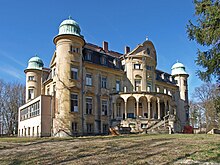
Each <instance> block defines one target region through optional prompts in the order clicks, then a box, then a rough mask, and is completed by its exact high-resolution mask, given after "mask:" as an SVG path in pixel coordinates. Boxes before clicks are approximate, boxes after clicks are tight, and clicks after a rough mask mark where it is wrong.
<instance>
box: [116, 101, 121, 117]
mask: <svg viewBox="0 0 220 165" xmlns="http://www.w3.org/2000/svg"><path fill="white" fill-rule="evenodd" d="M116 108H117V109H116V116H117V117H121V103H117V104H116Z"/></svg>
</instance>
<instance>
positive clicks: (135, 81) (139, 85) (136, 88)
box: [134, 80, 141, 91]
mask: <svg viewBox="0 0 220 165" xmlns="http://www.w3.org/2000/svg"><path fill="white" fill-rule="evenodd" d="M134 85H135V91H141V80H134Z"/></svg>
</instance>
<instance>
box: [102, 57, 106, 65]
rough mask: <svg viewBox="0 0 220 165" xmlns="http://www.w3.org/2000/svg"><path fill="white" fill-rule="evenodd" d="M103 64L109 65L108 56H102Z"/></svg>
mask: <svg viewBox="0 0 220 165" xmlns="http://www.w3.org/2000/svg"><path fill="white" fill-rule="evenodd" d="M101 64H102V65H107V57H106V56H102V57H101Z"/></svg>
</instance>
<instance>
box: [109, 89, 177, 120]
mask: <svg viewBox="0 0 220 165" xmlns="http://www.w3.org/2000/svg"><path fill="white" fill-rule="evenodd" d="M112 104H113V106H112V115H111V118H112V119H113V120H126V119H129V118H132V119H148V120H161V119H163V118H164V116H167V115H175V113H176V108H175V105H174V103H173V101H172V98H171V96H169V95H166V94H158V93H148V92H146V93H123V94H120V95H117V96H114V97H113V100H112Z"/></svg>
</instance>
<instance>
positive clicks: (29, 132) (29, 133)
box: [28, 127, 31, 136]
mask: <svg viewBox="0 0 220 165" xmlns="http://www.w3.org/2000/svg"><path fill="white" fill-rule="evenodd" d="M30 135H31V128H30V127H28V136H30Z"/></svg>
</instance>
